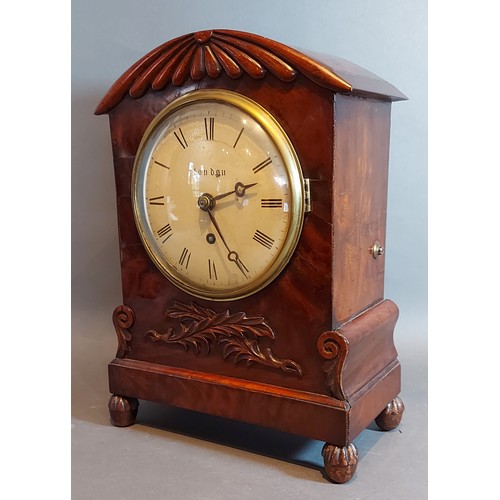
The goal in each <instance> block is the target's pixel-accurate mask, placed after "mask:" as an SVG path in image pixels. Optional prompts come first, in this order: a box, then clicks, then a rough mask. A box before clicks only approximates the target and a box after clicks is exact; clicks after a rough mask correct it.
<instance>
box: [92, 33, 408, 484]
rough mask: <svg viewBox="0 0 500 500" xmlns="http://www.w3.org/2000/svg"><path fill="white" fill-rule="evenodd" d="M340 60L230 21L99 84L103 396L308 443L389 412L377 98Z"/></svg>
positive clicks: (123, 413) (385, 105) (390, 317)
mask: <svg viewBox="0 0 500 500" xmlns="http://www.w3.org/2000/svg"><path fill="white" fill-rule="evenodd" d="M402 99H405V96H404V95H403V94H401V93H400V92H399V91H398V90H397V89H396V88H394V87H393V86H392V85H390V84H388V83H387V82H385V81H383V80H381V79H380V78H378V77H377V76H375V75H373V74H372V73H370V72H368V71H366V70H364V69H362V68H360V67H359V66H356V65H354V64H351V63H349V62H347V61H345V60H342V59H339V58H336V57H333V56H324V55H318V54H312V53H307V54H306V53H304V52H301V51H298V50H295V49H293V48H291V47H288V46H286V45H283V44H281V43H278V42H275V41H273V40H270V39H267V38H263V37H261V36H258V35H254V34H250V33H244V32H240V31H231V30H211V31H202V32H196V33H190V34H187V35H184V36H181V37H179V38H176V39H174V40H171V41H168V42H166V43H165V44H163V45H161V46H159V47H157V48H156V49H154V50H153V51H151V52H149V53H148V54H147V55H145V56H144V57H143V58H141V59H140V60H139V61H137V62H136V63H135V64H134V65H133V66H132V67H131V68H130V69H129V70H128V71H126V72H125V73H124V74H123V75H122V76H121V77H120V78H119V79H118V80H117V81H116V83H115V84H114V85H113V86H112V87H111V88H110V90H109V91H108V93H107V94H106V95H105V96H104V98H103V99H102V101H101V102H100V104H99V105H98V107H97V109H96V114H104V113H107V114H109V120H110V127H111V138H112V148H113V160H114V168H115V179H116V195H117V209H118V229H119V241H120V256H121V274H122V292H123V304H122V305H119V306H118V307H117V308H116V309H115V311H114V313H113V322H114V327H115V330H116V333H117V336H118V350H117V353H116V358H115V359H113V360H112V361H111V362H110V364H109V388H110V392H111V394H112V395H111V398H110V401H109V410H110V415H111V421H112V423H113V424H114V425H117V426H126V425H130V424H132V423H134V421H135V418H136V414H137V409H138V401H139V400H140V399H142V400H148V401H155V402H158V403H163V404H169V405H174V406H177V407H181V408H186V409H191V410H196V411H200V412H205V413H209V414H213V415H218V416H223V417H227V418H231V419H236V420H240V421H244V422H249V423H252V424H257V425H261V426H266V427H270V428H274V429H278V430H282V431H286V432H290V433H294V434H298V435H301V436H306V437H309V438H313V439H318V440H321V441H324V442H325V446H324V448H323V458H324V464H325V473H326V476H327V477H328V478H329V479H330V480H332V481H334V482H345V481H348V480H349V479H350V478H351V477H352V476H353V474H354V472H355V470H356V465H357V462H358V454H357V451H356V447H355V445H354V443H353V440H354V439H355V438H356V436H357V435H359V434H360V433H361V432H362V431H363V430H364V429H365V428H366V427H367V426H368V425H369V424H370V422H371V421H372V420H373V419H375V421H376V422H377V424H378V425H379V427H380V428H382V429H384V430H389V429H393V428H395V427H396V426H397V425H398V424H399V421H400V419H401V416H402V413H403V410H404V406H403V403H402V401H401V400H400V399H399V397H398V394H399V392H400V364H399V362H398V359H397V352H396V349H395V347H394V342H393V330H394V326H395V324H396V320H397V316H398V309H397V306H396V305H395V304H394V303H393V302H392V301H390V300H386V299H384V241H385V226H386V206H387V172H388V155H389V135H390V110H391V102H393V101H397V100H402Z"/></svg>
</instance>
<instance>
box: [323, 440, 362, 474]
mask: <svg viewBox="0 0 500 500" xmlns="http://www.w3.org/2000/svg"><path fill="white" fill-rule="evenodd" d="M322 455H323V460H324V463H325V473H326V476H327V478H328V479H329V480H330V481H333V482H334V483H346V482H347V481H349V480H351V479H352V477H353V476H354V473H355V472H356V467H357V466H358V450H357V449H356V446H354V444H352V443H351V444H349V445H348V446H336V445H334V444H328V443H326V444H325V446H323V451H322Z"/></svg>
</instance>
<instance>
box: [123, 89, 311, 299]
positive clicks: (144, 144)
mask: <svg viewBox="0 0 500 500" xmlns="http://www.w3.org/2000/svg"><path fill="white" fill-rule="evenodd" d="M198 102H222V103H226V104H229V105H232V106H235V107H237V108H239V109H240V110H242V111H243V112H244V113H246V114H248V115H249V116H250V117H251V118H252V119H254V120H255V121H256V122H258V123H259V124H260V125H261V126H262V128H263V129H264V131H265V132H266V133H267V135H268V136H269V137H270V138H271V140H272V141H273V142H274V144H275V145H276V147H277V149H278V151H279V153H280V155H281V156H282V158H283V163H284V166H285V170H286V172H287V174H288V177H289V180H290V189H291V202H292V209H291V211H290V214H291V219H290V224H289V230H288V234H287V237H286V239H285V243H284V244H283V247H282V248H281V251H280V252H279V253H278V255H277V256H276V258H275V260H274V262H273V264H272V265H271V267H269V268H268V269H267V271H266V272H264V273H263V274H261V275H259V276H257V277H256V278H255V279H254V280H253V281H251V282H250V283H247V284H245V286H242V287H240V288H238V289H236V290H234V289H232V290H221V289H217V290H205V289H201V288H200V287H196V286H193V285H192V284H191V283H187V282H186V281H185V280H183V277H182V275H181V274H180V273H179V272H177V270H176V269H175V268H173V266H172V265H170V264H169V262H168V261H166V259H164V258H162V256H159V255H157V253H156V252H155V250H154V248H153V246H152V245H151V242H150V241H149V238H151V239H152V240H153V241H154V237H153V236H152V234H151V232H150V231H148V230H146V229H145V228H147V227H148V223H147V216H146V215H145V214H146V210H145V206H144V205H143V203H142V202H143V201H144V200H142V201H141V197H140V196H139V189H138V184H139V181H140V180H141V178H142V179H143V178H144V175H145V173H146V172H147V169H148V164H149V158H150V154H148V145H149V146H150V147H152V144H150V141H151V139H152V138H153V137H155V135H156V134H157V132H158V130H159V129H161V128H163V127H162V126H163V123H165V122H167V121H168V117H169V116H170V115H171V114H172V113H174V112H175V111H177V110H178V109H180V108H182V107H186V106H189V105H191V104H193V103H198ZM153 142H154V141H153ZM144 159H146V161H144ZM141 175H142V177H141ZM132 205H133V211H134V218H135V223H136V227H137V230H138V232H139V235H140V237H141V240H142V242H143V244H144V247H145V248H146V251H147V253H148V255H149V256H150V258H151V259H152V260H153V262H154V263H155V265H156V267H157V268H158V269H159V270H160V271H161V272H162V274H163V275H164V276H165V277H167V278H168V279H169V280H170V281H171V282H172V283H173V284H174V285H176V286H177V287H179V288H180V289H181V290H183V291H185V292H187V293H189V294H191V295H194V296H195V297H199V298H202V299H208V300H216V301H227V300H237V299H242V298H244V297H248V296H250V295H253V294H254V293H256V292H258V291H259V290H262V289H263V288H264V287H266V286H267V285H268V284H270V283H271V282H272V281H274V280H275V279H276V278H277V277H278V275H279V274H280V273H281V271H283V269H284V268H285V266H286V265H287V264H288V262H289V261H290V258H291V257H292V255H293V253H294V251H295V248H296V246H297V243H298V241H299V238H300V235H301V232H302V226H303V222H304V178H303V176H302V168H301V166H300V162H299V159H298V156H297V154H296V152H295V149H294V147H293V145H292V143H291V141H290V139H289V138H288V136H287V134H286V132H285V131H284V130H283V128H282V127H281V125H280V124H279V123H278V122H277V121H276V119H275V118H274V117H273V116H272V115H271V114H270V113H269V112H268V111H267V110H266V109H265V108H263V107H262V106H261V105H260V104H258V103H257V102H255V101H253V100H252V99H250V98H248V97H246V96H244V95H242V94H238V93H236V92H233V91H229V90H223V89H202V90H194V91H192V92H189V93H187V94H185V95H183V96H181V97H179V98H178V99H176V100H175V101H173V102H172V103H170V104H169V105H167V106H166V107H165V108H164V109H163V110H162V111H161V112H160V113H159V114H158V115H157V116H156V117H155V118H154V119H153V121H152V122H151V123H150V125H149V126H148V128H147V129H146V131H145V133H144V135H143V137H142V140H141V143H140V145H139V148H138V150H137V154H136V158H135V162H134V168H133V174H132Z"/></svg>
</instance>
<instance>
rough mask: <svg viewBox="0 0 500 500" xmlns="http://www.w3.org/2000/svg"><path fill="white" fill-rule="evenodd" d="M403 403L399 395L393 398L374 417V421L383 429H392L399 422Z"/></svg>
mask: <svg viewBox="0 0 500 500" xmlns="http://www.w3.org/2000/svg"><path fill="white" fill-rule="evenodd" d="M404 411H405V405H404V404H403V401H401V399H400V398H399V397H396V398H394V399H393V400H392V401H391V402H390V403H389V404H388V405H387V406H386V407H385V408H384V410H383V411H382V412H381V413H380V415H379V416H378V417H377V418H376V419H375V423H376V424H377V425H378V427H379V428H380V429H381V430H383V431H392V429H395V428H396V427H397V426H398V425H399V423H400V422H401V418H402V417H403V412H404Z"/></svg>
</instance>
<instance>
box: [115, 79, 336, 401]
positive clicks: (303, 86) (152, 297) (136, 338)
mask: <svg viewBox="0 0 500 500" xmlns="http://www.w3.org/2000/svg"><path fill="white" fill-rule="evenodd" d="M202 88H226V89H228V90H233V91H235V92H239V93H241V94H243V95H246V96H247V97H250V98H251V99H253V100H255V101H256V102H258V103H259V104H261V105H262V106H263V107H264V108H266V109H267V110H268V111H269V112H271V113H272V114H273V115H274V116H275V118H276V119H277V120H278V122H279V123H280V124H281V126H282V127H283V128H284V130H285V132H286V133H287V134H288V135H289V137H290V139H291V141H292V143H293V144H294V146H295V149H296V152H297V154H298V156H299V159H300V162H301V165H302V170H303V175H304V177H306V178H309V179H310V180H311V192H312V198H313V210H312V212H310V213H308V214H306V217H305V221H304V226H303V231H302V235H301V238H300V240H299V243H298V246H297V249H296V252H295V253H294V255H293V257H292V258H291V260H290V262H289V263H288V265H287V267H286V268H285V270H284V271H283V272H282V273H281V275H280V276H279V277H278V278H277V279H276V280H275V281H274V282H273V283H271V284H270V285H268V286H267V287H266V288H264V289H263V290H261V291H260V292H258V293H256V294H254V295H252V296H250V297H248V298H245V299H240V300H237V301H225V302H212V301H206V300H203V299H198V298H194V297H192V296H190V295H188V294H187V293H185V292H183V291H181V290H179V289H178V288H176V287H175V286H174V285H172V284H171V283H170V282H169V281H168V280H167V278H165V277H164V276H163V275H162V274H161V273H160V272H159V271H158V269H157V268H156V267H155V266H154V265H153V263H152V262H151V260H150V259H149V257H148V256H147V254H146V252H145V249H144V248H143V245H142V243H141V241H140V237H139V235H138V233H137V230H136V229H135V223H134V218H133V210H132V202H131V187H130V186H131V177H132V169H133V164H134V158H135V154H136V151H137V148H138V146H139V143H140V140H141V137H142V135H143V133H144V131H145V130H146V128H147V126H148V125H149V123H150V122H151V120H152V119H153V118H154V117H155V116H156V115H157V114H158V113H159V112H160V111H161V110H162V109H163V108H164V107H165V106H166V105H167V104H168V103H170V102H172V101H173V100H174V99H176V98H177V97H180V96H181V95H184V94H185V93H187V92H190V91H193V90H197V89H202ZM332 109H333V96H332V93H331V92H329V91H328V90H326V89H322V88H319V87H317V86H315V85H314V84H313V83H311V82H310V81H309V80H308V79H306V78H302V77H301V76H300V75H298V77H297V80H296V82H295V83H294V84H293V85H292V86H290V85H289V84H287V83H284V82H281V81H279V80H277V79H275V78H273V77H272V76H271V75H268V76H267V77H266V85H263V84H262V83H261V82H260V81H255V80H253V79H247V78H241V79H238V80H232V79H230V78H225V77H221V78H219V79H218V81H217V82H216V84H215V83H214V82H213V81H210V80H203V81H202V82H199V83H196V84H190V85H186V86H184V87H182V88H169V89H166V90H165V91H161V92H151V93H148V94H146V95H145V96H144V97H142V98H141V99H138V100H135V99H131V98H130V97H125V98H124V99H123V100H122V102H121V103H120V104H119V105H118V106H117V107H116V108H114V109H113V110H112V111H111V112H110V121H111V133H112V143H113V156H114V165H115V179H116V188H117V206H118V223H119V234H120V254H121V269H122V289H123V304H124V305H126V306H128V307H130V308H131V309H132V310H133V311H134V314H135V320H134V323H133V326H132V327H131V328H130V330H129V333H130V341H129V342H128V347H129V349H128V350H127V351H126V353H125V356H126V357H128V358H133V359H137V360H141V361H147V362H151V363H158V364H162V365H165V366H172V367H178V368H191V369H193V370H198V371H201V372H207V373H208V372H212V373H216V374H219V375H222V376H230V377H235V378H238V379H243V380H255V381H259V382H266V383H270V384H273V385H276V386H283V387H290V388H294V389H297V390H304V391H309V392H312V393H318V394H324V395H330V392H329V389H328V386H327V384H326V383H325V379H324V373H323V370H322V359H321V357H320V356H319V354H318V351H317V348H316V340H317V337H318V336H319V335H320V334H321V333H322V332H324V331H325V330H330V329H331V327H332V325H331V317H332V311H331V303H332V300H331V290H332V275H331V261H332V253H331V238H332V221H331V214H332V206H331V190H332V165H333V142H332V141H333V115H332ZM175 302H180V303H182V304H185V305H190V304H192V303H193V302H195V303H196V304H197V305H199V306H200V307H203V308H208V309H211V310H214V311H215V312H217V313H220V312H223V311H226V310H228V311H230V312H231V313H236V312H244V313H245V314H246V315H247V316H253V317H256V316H258V317H264V318H265V319H266V321H268V323H269V325H270V326H271V328H272V329H273V331H274V333H275V339H274V340H273V341H270V340H269V339H267V338H263V339H261V340H260V341H259V342H260V344H261V349H262V350H263V351H265V350H266V349H268V348H269V349H271V350H272V353H273V354H274V355H275V356H277V357H278V358H280V359H291V360H294V361H296V362H297V363H298V364H299V365H300V367H301V370H302V375H301V376H300V377H297V376H294V374H290V373H284V372H283V371H280V370H276V369H272V368H269V367H267V366H262V365H258V366H257V365H250V366H247V365H246V364H245V363H239V364H234V363H231V362H228V361H227V360H224V359H223V356H222V353H221V352H219V351H221V349H220V347H218V346H215V348H214V349H212V350H211V352H210V353H209V354H208V355H207V353H205V352H200V353H199V354H196V353H195V352H193V351H191V350H188V351H185V350H184V349H183V348H182V346H180V345H165V344H162V343H161V342H160V343H158V342H152V341H151V339H148V338H146V336H145V334H146V332H147V331H149V330H156V331H158V332H165V331H167V330H168V328H177V329H179V328H180V324H179V322H177V323H176V324H174V323H172V322H171V321H170V320H166V310H167V309H168V308H169V307H172V305H174V303H175ZM169 321H170V322H169Z"/></svg>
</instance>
